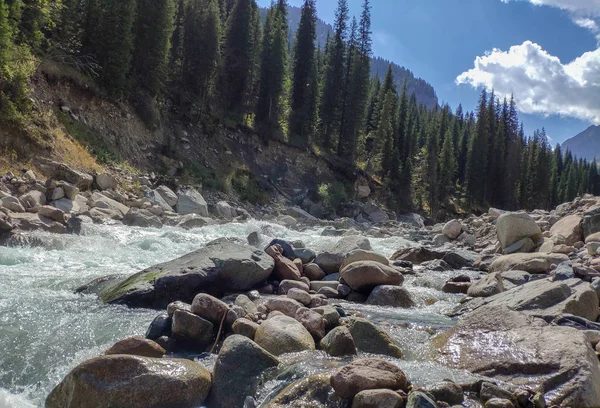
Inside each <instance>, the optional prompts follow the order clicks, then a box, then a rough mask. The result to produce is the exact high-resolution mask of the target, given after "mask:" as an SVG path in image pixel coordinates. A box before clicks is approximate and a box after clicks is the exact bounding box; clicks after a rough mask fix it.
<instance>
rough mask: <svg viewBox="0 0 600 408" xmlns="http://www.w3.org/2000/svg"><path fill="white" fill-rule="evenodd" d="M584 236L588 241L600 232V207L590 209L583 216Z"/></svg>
mask: <svg viewBox="0 0 600 408" xmlns="http://www.w3.org/2000/svg"><path fill="white" fill-rule="evenodd" d="M582 225H583V236H584V237H585V238H586V239H587V237H589V236H590V235H592V234H595V233H597V232H600V205H595V206H593V207H591V208H589V209H588V210H587V211H586V212H585V213H584V214H583V220H582Z"/></svg>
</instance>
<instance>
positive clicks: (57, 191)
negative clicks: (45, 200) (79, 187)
mask: <svg viewBox="0 0 600 408" xmlns="http://www.w3.org/2000/svg"><path fill="white" fill-rule="evenodd" d="M64 197H65V190H63V188H62V187H61V186H57V187H54V190H52V194H51V196H50V200H51V201H56V200H60V199H61V198H64Z"/></svg>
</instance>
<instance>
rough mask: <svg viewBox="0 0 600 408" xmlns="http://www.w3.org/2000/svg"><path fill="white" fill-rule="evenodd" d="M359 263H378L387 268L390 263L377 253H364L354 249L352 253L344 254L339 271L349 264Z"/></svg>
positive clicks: (364, 251)
mask: <svg viewBox="0 0 600 408" xmlns="http://www.w3.org/2000/svg"><path fill="white" fill-rule="evenodd" d="M359 261H373V262H379V263H381V264H383V265H386V266H389V264H390V261H389V260H388V259H387V258H386V257H385V256H383V255H381V254H378V253H377V252H373V251H366V250H364V249H355V250H354V251H352V252H349V253H347V254H346V256H345V257H344V262H343V263H342V266H341V267H340V269H344V268H345V267H346V266H348V265H350V264H351V263H354V262H359Z"/></svg>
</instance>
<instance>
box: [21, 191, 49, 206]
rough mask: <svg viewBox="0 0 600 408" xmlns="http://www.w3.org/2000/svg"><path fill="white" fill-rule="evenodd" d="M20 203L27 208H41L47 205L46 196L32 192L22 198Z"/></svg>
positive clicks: (38, 192)
mask: <svg viewBox="0 0 600 408" xmlns="http://www.w3.org/2000/svg"><path fill="white" fill-rule="evenodd" d="M20 201H21V203H23V205H24V206H25V207H26V208H35V207H41V206H43V205H46V195H45V194H44V193H42V192H41V191H37V190H31V191H30V192H28V193H27V194H25V195H23V196H21V198H20Z"/></svg>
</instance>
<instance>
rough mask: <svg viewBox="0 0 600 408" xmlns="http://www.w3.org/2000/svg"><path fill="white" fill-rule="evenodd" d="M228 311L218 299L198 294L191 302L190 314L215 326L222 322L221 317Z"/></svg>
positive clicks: (227, 307) (224, 304) (225, 305)
mask: <svg viewBox="0 0 600 408" xmlns="http://www.w3.org/2000/svg"><path fill="white" fill-rule="evenodd" d="M228 311H229V306H227V304H226V303H224V302H222V301H220V300H219V299H217V298H215V297H213V296H210V295H207V294H206V293H199V294H198V295H196V296H195V297H194V301H193V302H192V306H191V312H192V313H194V314H195V315H197V316H200V317H201V318H203V319H206V320H208V321H209V322H211V323H213V324H216V325H217V326H218V325H219V323H221V321H222V320H223V316H224V315H226V314H227V312H228Z"/></svg>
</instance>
